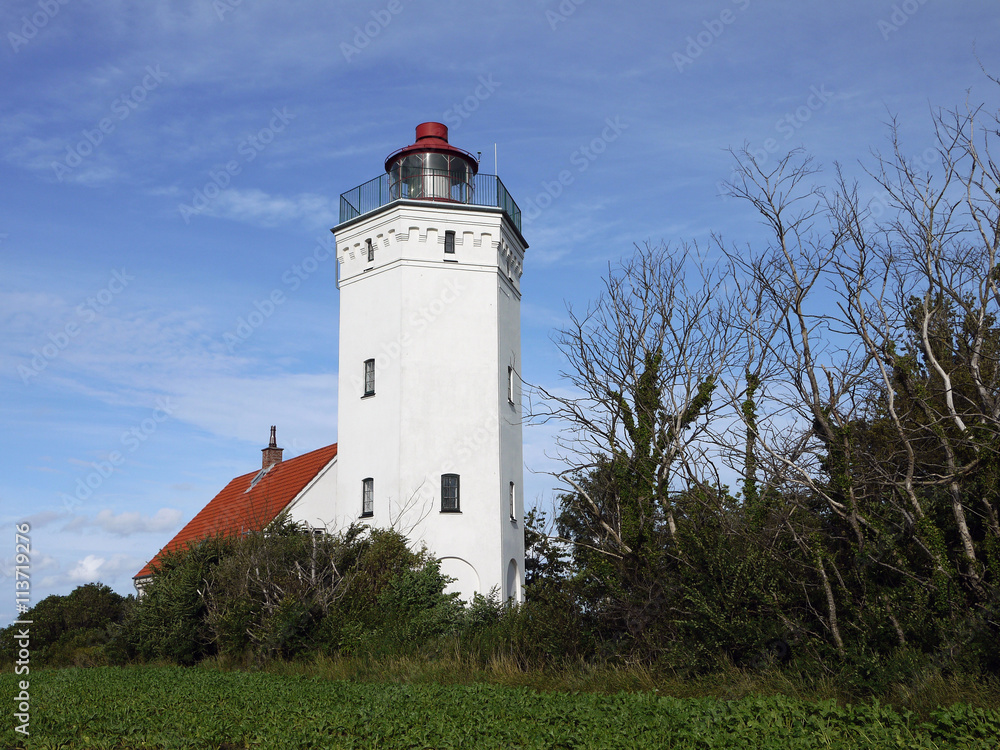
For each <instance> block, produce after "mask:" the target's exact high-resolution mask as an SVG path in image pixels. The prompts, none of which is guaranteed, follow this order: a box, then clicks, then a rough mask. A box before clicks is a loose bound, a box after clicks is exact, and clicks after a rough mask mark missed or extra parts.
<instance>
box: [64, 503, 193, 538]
mask: <svg viewBox="0 0 1000 750" xmlns="http://www.w3.org/2000/svg"><path fill="white" fill-rule="evenodd" d="M180 521H181V512H180V511H179V510H177V509H176V508H160V509H159V510H158V511H156V513H154V514H153V515H152V516H148V515H144V514H142V513H139V512H138V511H125V512H122V513H117V514H116V513H114V512H113V511H111V510H107V509H105V510H102V511H100V512H99V513H98V514H97V515H96V516H95V517H94V518H89V517H87V516H78V517H77V518H74V519H73V520H72V521H70V522H69V523H68V524H66V526H65V527H63V529H62V530H63V531H83V530H84V529H88V528H93V529H100V530H101V531H104V532H107V533H108V534H112V535H114V536H131V535H133V534H148V533H163V532H168V531H175V530H176V529H177V527H178V525H179V524H180Z"/></svg>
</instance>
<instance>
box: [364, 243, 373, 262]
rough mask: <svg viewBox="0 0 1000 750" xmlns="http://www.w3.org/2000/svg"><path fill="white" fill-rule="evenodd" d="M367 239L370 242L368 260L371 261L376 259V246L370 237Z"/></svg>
mask: <svg viewBox="0 0 1000 750" xmlns="http://www.w3.org/2000/svg"><path fill="white" fill-rule="evenodd" d="M365 241H366V242H367V243H368V262H369V263H371V262H372V261H373V260H375V246H374V245H373V244H372V241H371V240H370V239H368V240H365Z"/></svg>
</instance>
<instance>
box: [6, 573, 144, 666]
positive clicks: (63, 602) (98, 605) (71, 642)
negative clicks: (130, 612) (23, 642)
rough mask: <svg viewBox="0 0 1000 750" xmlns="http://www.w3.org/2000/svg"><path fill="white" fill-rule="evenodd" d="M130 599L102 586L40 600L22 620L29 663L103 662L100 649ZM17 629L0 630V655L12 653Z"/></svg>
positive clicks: (12, 626)
mask: <svg viewBox="0 0 1000 750" xmlns="http://www.w3.org/2000/svg"><path fill="white" fill-rule="evenodd" d="M131 599H132V597H124V596H122V595H121V594H118V593H116V592H115V591H113V590H112V589H111V588H110V587H109V586H106V585H104V584H103V583H87V584H84V585H83V586H78V587H77V588H76V589H74V590H73V591H72V592H70V593H69V594H67V595H65V596H60V595H57V594H54V595H52V596H47V597H45V598H44V599H42V600H41V601H40V602H38V604H36V605H35V606H34V607H32V608H31V609H30V610H29V611H28V612H26V613H24V614H22V615H21V616H20V617H21V619H22V620H31V621H32V625H31V648H32V660H33V661H34V662H35V663H37V664H40V665H44V666H50V667H64V666H82V665H90V664H101V663H105V657H104V655H103V653H102V649H103V647H104V646H105V644H107V643H108V642H109V641H110V640H111V639H112V633H113V632H114V629H115V628H116V627H117V626H118V625H119V624H120V623H121V622H122V620H123V619H124V617H125V613H126V610H127V609H128V607H129V604H130V603H131ZM16 632H17V627H16V626H14V625H11V626H9V627H7V628H4V629H3V630H0V653H3V654H4V655H5V658H6V656H7V655H11V654H14V653H16V649H15V648H14V636H15V634H16Z"/></svg>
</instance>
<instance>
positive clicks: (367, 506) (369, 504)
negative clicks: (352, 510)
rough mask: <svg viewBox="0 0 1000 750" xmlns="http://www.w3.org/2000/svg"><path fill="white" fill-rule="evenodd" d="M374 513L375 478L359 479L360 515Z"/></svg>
mask: <svg viewBox="0 0 1000 750" xmlns="http://www.w3.org/2000/svg"><path fill="white" fill-rule="evenodd" d="M373 515H375V480H374V479H372V478H371V477H368V478H367V479H362V480H361V517H362V518H369V517H370V516H373Z"/></svg>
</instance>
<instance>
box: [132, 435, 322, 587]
mask: <svg viewBox="0 0 1000 750" xmlns="http://www.w3.org/2000/svg"><path fill="white" fill-rule="evenodd" d="M336 455H337V444H336V443H334V444H333V445H328V446H326V447H325V448H319V449H317V450H314V451H312V452H310V453H303V454H302V455H301V456H296V457H295V458H290V459H288V460H287V461H282V462H281V463H278V464H275V465H274V466H272V467H271V468H270V470H269V471H268V472H267V473H266V474H264V476H262V477H261V478H260V480H258V482H257V483H256V484H255V485H253V487H252V488H251V486H250V485H251V483H252V482H253V479H254V477H256V476H257V474H258V473H260V472H259V471H251V472H250V473H249V474H244V475H243V476H240V477H236V478H235V479H234V480H232V481H231V482H230V483H229V484H227V485H226V487H225V489H223V490H222V492H220V493H219V494H218V495H216V496H215V497H214V498H213V499H212V502H210V503H209V504H208V505H206V506H205V507H204V508H202V509H201V511H200V512H199V513H198V515H196V516H195V517H194V518H192V519H191V521H190V522H188V524H187V526H185V527H184V528H183V529H181V530H180V531H179V532H177V536H175V537H174V538H173V539H171V540H170V541H169V542H167V545H166V546H165V547H164V548H163V549H161V550H160V551H159V552H158V553H157V554H156V557H154V558H153V559H152V560H150V561H149V562H148V563H147V564H146V566H145V567H144V568H143V569H142V570H140V571H139V572H138V573H136V575H135V576H134V577H135V578H144V577H146V576H150V575H152V574H153V570H152V568H153V566H154V565H155V564H156V562H157V561H158V560H159V558H160V556H161V555H162V554H163V553H164V552H172V551H174V550H178V549H184V548H185V547H187V546H188V545H190V544H192V543H194V542H197V541H198V540H199V539H204V538H205V537H209V536H215V535H216V534H222V535H223V536H230V535H233V534H239V533H242V532H244V531H260V530H262V529H263V528H264V527H265V526H267V525H268V524H269V523H271V521H273V520H274V519H275V518H276V517H277V516H278V514H279V513H281V511H283V510H284V509H285V508H286V507H287V506H288V504H289V503H290V502H292V500H294V499H295V498H296V497H297V496H298V494H299V493H300V492H301V491H302V489H303V488H304V487H305V486H306V485H307V484H309V482H311V481H312V480H313V479H314V478H315V477H316V475H317V474H318V473H319V472H320V470H321V469H322V468H323V467H324V466H326V465H327V464H329V463H330V461H332V460H333V458H334V456H336Z"/></svg>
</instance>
